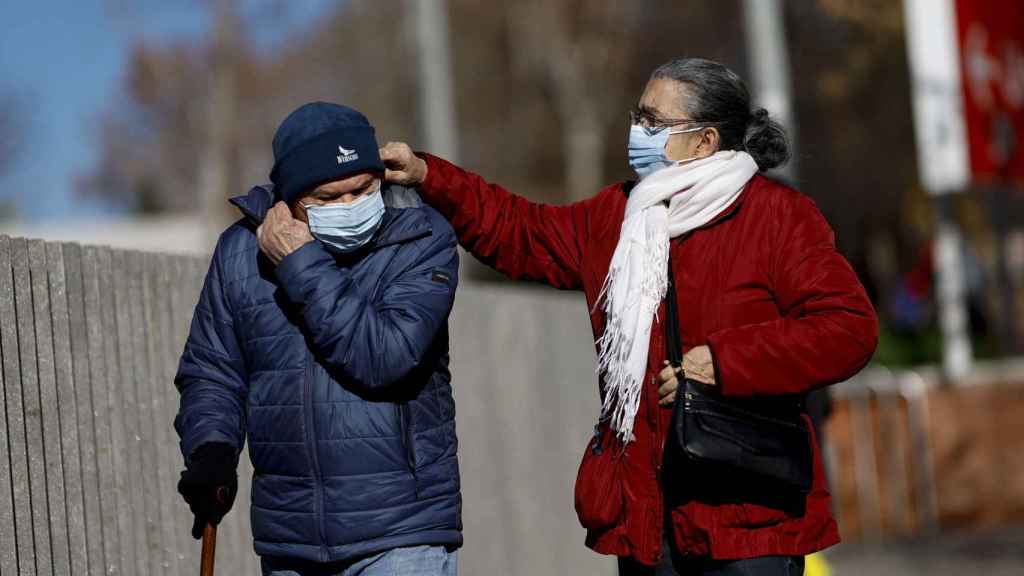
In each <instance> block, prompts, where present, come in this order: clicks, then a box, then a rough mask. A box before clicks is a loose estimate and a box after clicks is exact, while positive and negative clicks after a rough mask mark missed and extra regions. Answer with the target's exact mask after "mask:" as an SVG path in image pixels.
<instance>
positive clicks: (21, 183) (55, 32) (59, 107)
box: [0, 0, 339, 221]
mask: <svg viewBox="0 0 1024 576" xmlns="http://www.w3.org/2000/svg"><path fill="white" fill-rule="evenodd" d="M338 3H339V0H291V1H289V2H287V3H286V5H287V6H288V8H287V13H286V16H287V17H286V18H284V19H278V18H275V19H274V28H273V30H271V31H269V32H270V33H266V32H265V31H261V32H260V34H259V37H260V38H261V39H262V40H261V41H263V42H265V43H267V44H268V46H267V48H271V49H272V47H273V45H274V44H275V43H280V42H283V41H286V40H285V39H286V38H287V37H288V36H289V35H290V34H293V33H296V32H299V31H301V29H302V28H303V27H304V26H308V25H309V24H311V23H312V22H313V21H315V19H316V18H317V16H319V15H321V14H322V13H323V12H325V11H326V10H328V9H330V8H331V7H333V6H337V4H338ZM242 4H243V5H244V6H245V9H246V11H247V12H248V13H257V14H258V13H260V11H261V10H263V11H264V12H265V10H266V8H265V7H266V5H267V4H268V0H243V2H242ZM206 5H207V1H206V0H172V1H165V0H135V1H132V0H63V1H48V0H36V1H20V0H19V1H15V2H11V3H7V4H6V5H5V6H4V31H3V33H2V34H0V91H3V92H9V91H13V92H14V94H15V95H16V96H17V97H18V98H19V99H20V100H21V102H22V103H23V105H24V107H23V112H24V114H23V119H22V121H23V122H24V123H25V125H26V130H25V131H24V134H23V136H24V137H25V141H24V143H23V146H22V147H21V151H20V153H19V155H18V158H17V159H16V161H15V164H14V166H13V167H12V170H11V171H10V172H8V173H7V174H6V175H0V201H3V202H6V201H12V202H14V204H15V205H16V209H17V212H18V215H19V216H20V217H21V218H24V219H28V220H34V221H42V220H60V219H64V218H69V217H75V218H81V217H103V215H105V214H109V213H110V212H111V211H112V210H113V207H109V206H103V205H100V204H97V203H95V202H91V203H90V202H88V201H85V200H83V199H82V198H81V197H80V196H75V195H74V192H73V185H74V180H75V177H76V176H77V175H80V174H82V173H84V172H87V171H88V169H89V167H90V166H92V165H93V163H94V162H96V159H97V150H96V139H95V130H96V127H97V125H98V119H99V117H100V113H101V111H102V110H103V107H104V105H105V103H106V102H107V101H108V99H110V98H112V97H113V96H114V95H115V94H116V93H117V91H118V89H119V88H120V83H121V78H122V76H121V75H122V69H123V67H124V64H125V62H126V60H127V58H128V56H129V51H130V48H131V46H132V44H133V42H135V41H136V40H138V39H139V38H146V39H152V40H156V41H158V42H170V41H174V40H179V39H187V38H190V37H200V36H202V35H203V33H204V31H205V30H206V28H207V26H208V18H207V14H206V10H205V8H203V7H204V6H206Z"/></svg>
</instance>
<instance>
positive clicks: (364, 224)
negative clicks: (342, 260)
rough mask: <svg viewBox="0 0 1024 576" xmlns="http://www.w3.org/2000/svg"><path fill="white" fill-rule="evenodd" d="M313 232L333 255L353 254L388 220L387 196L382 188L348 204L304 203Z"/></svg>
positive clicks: (310, 229)
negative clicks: (385, 204)
mask: <svg viewBox="0 0 1024 576" xmlns="http://www.w3.org/2000/svg"><path fill="white" fill-rule="evenodd" d="M303 207H304V208H305V209H306V217H307V218H308V219H309V231H310V232H312V234H313V236H314V237H315V238H316V239H317V240H319V241H321V242H323V243H324V245H325V246H326V247H327V249H328V250H331V251H332V252H352V251H354V250H357V249H359V248H360V247H362V246H364V245H365V244H366V243H367V242H369V241H370V239H371V238H373V235H374V234H376V233H377V228H379V227H380V223H381V221H382V220H383V218H384V195H383V194H382V193H381V191H380V189H379V188H378V189H377V190H376V191H374V192H371V193H369V194H366V195H365V196H363V197H362V198H359V199H357V200H355V201H353V202H349V203H348V204H341V203H337V204H324V205H320V206H318V205H314V204H303Z"/></svg>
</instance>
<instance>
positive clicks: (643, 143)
mask: <svg viewBox="0 0 1024 576" xmlns="http://www.w3.org/2000/svg"><path fill="white" fill-rule="evenodd" d="M703 129H704V127H703V126H696V127H694V128H681V129H679V130H672V129H671V128H666V129H664V130H660V131H659V132H657V133H656V134H651V133H650V132H648V131H647V129H646V128H644V127H643V126H641V125H639V124H633V125H632V126H631V127H630V128H629V144H628V145H627V149H626V151H627V153H628V156H629V167H630V168H632V169H633V171H634V172H636V175H637V176H639V177H640V178H641V179H644V178H646V177H647V176H650V175H651V174H653V173H655V172H657V171H658V170H661V169H662V168H667V167H668V166H672V165H673V164H682V163H684V162H689V161H691V160H696V159H697V158H698V156H691V157H690V158H683V159H682V160H675V161H673V160H669V159H668V158H666V157H665V145H666V144H668V138H669V136H671V135H673V134H688V133H690V132H698V131H700V130H703Z"/></svg>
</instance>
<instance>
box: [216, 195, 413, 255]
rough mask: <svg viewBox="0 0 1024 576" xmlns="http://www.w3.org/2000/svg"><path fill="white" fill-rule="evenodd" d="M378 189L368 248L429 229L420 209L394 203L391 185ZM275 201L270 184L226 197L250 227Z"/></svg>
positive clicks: (399, 241)
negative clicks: (380, 211)
mask: <svg viewBox="0 0 1024 576" xmlns="http://www.w3.org/2000/svg"><path fill="white" fill-rule="evenodd" d="M381 193H382V194H384V205H385V210H384V218H383V220H382V221H381V224H380V228H379V229H378V230H377V234H376V235H375V236H374V238H373V241H372V246H371V247H370V249H371V250H375V249H377V248H383V247H385V246H391V245H394V244H403V243H405V242H411V241H413V240H416V239H419V238H422V237H424V236H429V235H430V234H431V233H433V230H432V228H431V226H430V221H429V220H428V219H427V216H426V214H424V212H423V210H412V209H408V208H400V207H396V206H395V205H396V204H398V205H399V206H401V205H402V204H401V203H399V202H396V201H395V200H396V198H397V197H398V196H399V194H398V193H397V191H395V190H393V189H392V187H391V186H388V185H385V187H384V188H383V189H382V190H381ZM277 201H278V200H277V198H276V197H275V196H274V186H273V185H272V184H264V185H262V186H253V188H252V189H251V190H249V193H248V194H244V195H242V196H235V197H234V198H231V200H230V202H231V203H232V204H234V205H235V206H236V207H237V208H238V210H239V211H240V212H241V213H242V215H243V216H244V217H245V220H246V221H248V222H249V224H251V225H252V227H253V228H256V227H259V225H260V224H262V223H263V220H264V218H266V217H267V212H269V211H270V208H271V207H273V206H274V204H275V203H276V202H277Z"/></svg>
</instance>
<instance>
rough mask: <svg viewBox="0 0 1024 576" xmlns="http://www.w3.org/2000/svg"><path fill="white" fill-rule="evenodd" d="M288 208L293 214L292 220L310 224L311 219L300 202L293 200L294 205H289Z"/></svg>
mask: <svg viewBox="0 0 1024 576" xmlns="http://www.w3.org/2000/svg"><path fill="white" fill-rule="evenodd" d="M288 208H289V209H290V210H291V212H292V218H295V219H296V220H299V221H301V222H305V223H307V224H308V223H309V217H308V216H306V207H305V206H303V205H302V202H301V201H300V200H293V201H292V203H291V204H289V205H288Z"/></svg>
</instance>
